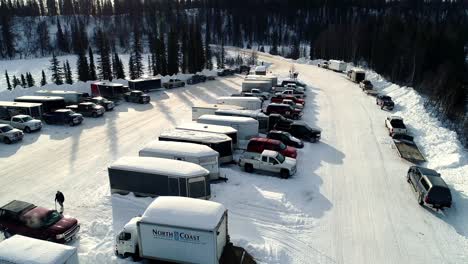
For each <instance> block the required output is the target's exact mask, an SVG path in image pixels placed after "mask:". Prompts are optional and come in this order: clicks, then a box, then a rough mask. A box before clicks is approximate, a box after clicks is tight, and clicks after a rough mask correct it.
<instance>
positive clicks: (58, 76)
mask: <svg viewBox="0 0 468 264" xmlns="http://www.w3.org/2000/svg"><path fill="white" fill-rule="evenodd" d="M49 70H50V71H51V72H52V78H51V80H52V82H53V83H55V84H57V85H61V84H63V71H62V68H61V67H60V62H59V61H58V59H57V56H55V53H52V59H50V67H49Z"/></svg>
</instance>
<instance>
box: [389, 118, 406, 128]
mask: <svg viewBox="0 0 468 264" xmlns="http://www.w3.org/2000/svg"><path fill="white" fill-rule="evenodd" d="M391 123H392V126H393V127H394V128H406V126H405V124H404V123H403V120H400V119H395V120H392V122H391Z"/></svg>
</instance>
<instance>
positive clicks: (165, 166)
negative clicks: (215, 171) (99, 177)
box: [109, 157, 209, 178]
mask: <svg viewBox="0 0 468 264" xmlns="http://www.w3.org/2000/svg"><path fill="white" fill-rule="evenodd" d="M109 169H116V170H129V171H137V172H141V173H151V174H162V175H170V176H172V177H179V178H191V177H197V176H205V175H208V174H209V171H208V170H206V169H205V168H203V167H201V166H200V165H198V164H195V163H190V162H186V161H180V160H172V159H162V158H152V157H151V158H150V157H122V158H120V159H118V160H116V161H115V162H114V163H112V165H110V166H109Z"/></svg>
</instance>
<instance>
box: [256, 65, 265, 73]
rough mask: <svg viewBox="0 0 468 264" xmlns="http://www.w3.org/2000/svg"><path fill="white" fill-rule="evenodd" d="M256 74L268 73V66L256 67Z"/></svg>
mask: <svg viewBox="0 0 468 264" xmlns="http://www.w3.org/2000/svg"><path fill="white" fill-rule="evenodd" d="M254 72H255V75H266V74H267V67H266V66H264V65H260V66H257V67H255V70H254Z"/></svg>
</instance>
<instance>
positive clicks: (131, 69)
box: [128, 54, 137, 80]
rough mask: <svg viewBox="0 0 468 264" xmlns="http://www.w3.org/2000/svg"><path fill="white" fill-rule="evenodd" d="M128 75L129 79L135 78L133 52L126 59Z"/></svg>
mask: <svg viewBox="0 0 468 264" xmlns="http://www.w3.org/2000/svg"><path fill="white" fill-rule="evenodd" d="M128 75H129V76H130V79H131V80H135V79H136V78H137V77H136V72H135V63H134V62H133V54H131V55H130V58H129V59H128Z"/></svg>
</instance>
